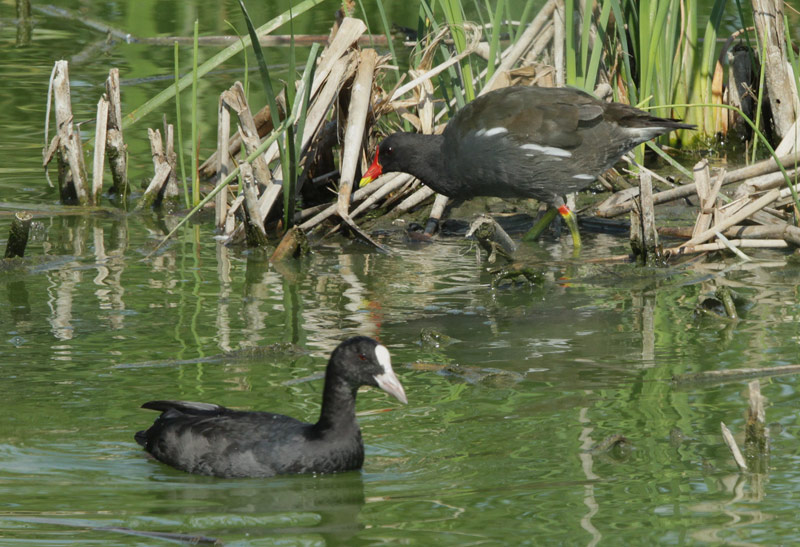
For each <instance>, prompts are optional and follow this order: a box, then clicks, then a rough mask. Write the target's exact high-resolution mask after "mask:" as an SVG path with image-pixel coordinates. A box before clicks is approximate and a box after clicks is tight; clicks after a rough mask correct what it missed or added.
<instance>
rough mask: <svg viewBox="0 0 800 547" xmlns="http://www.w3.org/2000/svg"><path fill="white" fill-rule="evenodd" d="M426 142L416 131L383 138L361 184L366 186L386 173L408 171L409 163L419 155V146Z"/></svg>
mask: <svg viewBox="0 0 800 547" xmlns="http://www.w3.org/2000/svg"><path fill="white" fill-rule="evenodd" d="M425 144H426V143H425V142H424V141H423V140H421V139H420V135H418V134H416V133H393V134H391V135H389V136H388V137H386V138H385V139H383V142H382V143H381V144H380V146H378V149H377V150H376V151H375V159H374V160H372V165H370V166H369V169H368V170H367V172H366V173H364V177H363V178H362V179H361V182H360V183H359V186H365V185H367V184H369V183H370V182H372V181H373V180H375V179H376V178H378V177H379V176H380V175H382V174H384V173H392V172H394V171H401V172H403V173H408V168H409V164H410V163H411V162H413V161H414V158H415V156H417V148H418V147H419V146H424V145H425Z"/></svg>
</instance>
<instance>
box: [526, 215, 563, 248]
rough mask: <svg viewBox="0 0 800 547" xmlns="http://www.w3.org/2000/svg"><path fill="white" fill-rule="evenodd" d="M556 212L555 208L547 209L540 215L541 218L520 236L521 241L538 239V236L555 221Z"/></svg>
mask: <svg viewBox="0 0 800 547" xmlns="http://www.w3.org/2000/svg"><path fill="white" fill-rule="evenodd" d="M557 212H558V210H557V209H556V208H555V207H548V209H547V211H545V212H544V214H543V215H542V218H540V219H539V221H538V222H537V223H536V224H534V225H533V227H532V228H531V229H530V230H528V232H527V233H526V234H525V235H524V236H522V241H535V240H536V239H538V238H539V236H540V235H542V232H544V231H545V230H546V229H547V227H548V226H550V224H551V223H552V222H553V221H554V220H555V218H556V213H557Z"/></svg>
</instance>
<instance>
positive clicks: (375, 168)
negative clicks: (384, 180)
mask: <svg viewBox="0 0 800 547" xmlns="http://www.w3.org/2000/svg"><path fill="white" fill-rule="evenodd" d="M380 151H381V149H380V148H377V149H375V159H374V160H372V165H370V166H369V169H367V172H366V173H364V176H363V177H361V181H360V182H359V183H358V187H359V188H362V187H364V186H366V185H367V184H369V183H370V182H372V181H373V180H375V179H376V178H378V177H379V176H381V175H382V174H383V167H382V166H381V164H380V162H379V161H378V154H380Z"/></svg>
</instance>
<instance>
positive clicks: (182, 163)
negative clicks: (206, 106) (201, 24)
mask: <svg viewBox="0 0 800 547" xmlns="http://www.w3.org/2000/svg"><path fill="white" fill-rule="evenodd" d="M179 52H180V48H179V46H178V42H175V120H176V122H175V126H176V127H175V131H176V136H177V138H178V142H177V148H178V162H179V163H180V167H181V181H182V182H183V202H184V204H185V205H186V208H187V209H188V208H189V207H191V201H190V198H189V181H187V180H186V162H185V161H184V160H183V129H182V128H183V125H182V124H181V91H180V89H179V87H178V82H179V81H180V79H181V71H180V61H179Z"/></svg>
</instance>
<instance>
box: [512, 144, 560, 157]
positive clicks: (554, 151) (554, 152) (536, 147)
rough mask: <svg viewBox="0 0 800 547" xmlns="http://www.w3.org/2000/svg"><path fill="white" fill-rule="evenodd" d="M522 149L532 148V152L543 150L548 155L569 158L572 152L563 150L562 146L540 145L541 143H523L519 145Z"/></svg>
mask: <svg viewBox="0 0 800 547" xmlns="http://www.w3.org/2000/svg"><path fill="white" fill-rule="evenodd" d="M520 148H522V149H523V150H533V151H534V152H544V153H545V154H546V155H548V156H555V157H557V158H571V157H572V152H570V151H569V150H564V149H563V148H556V147H555V146H542V145H541V144H523V145H522V146H520Z"/></svg>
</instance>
